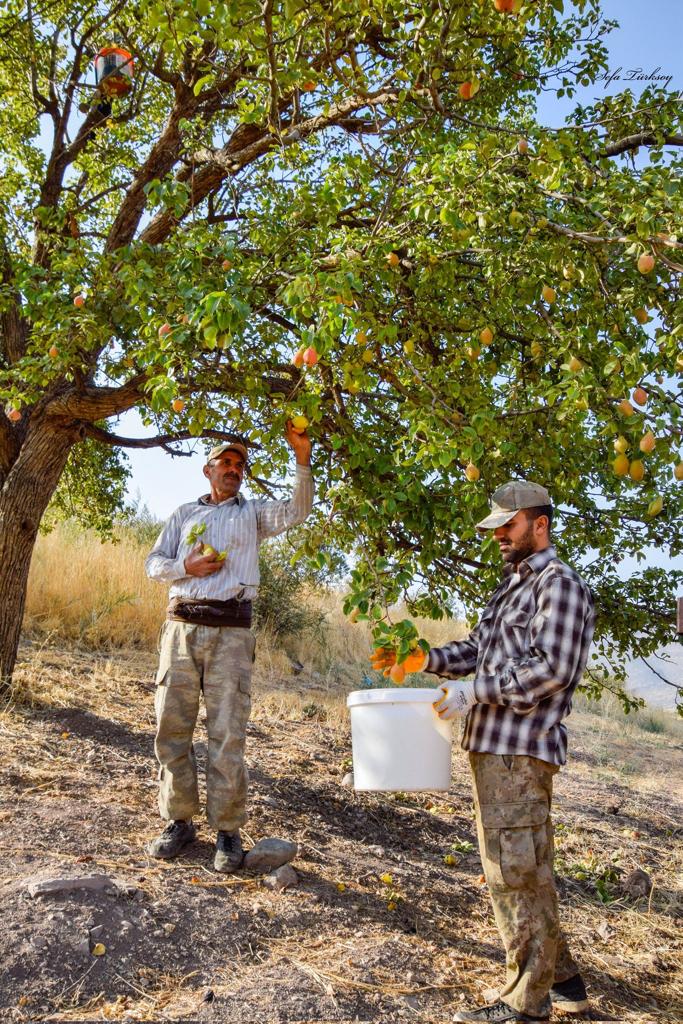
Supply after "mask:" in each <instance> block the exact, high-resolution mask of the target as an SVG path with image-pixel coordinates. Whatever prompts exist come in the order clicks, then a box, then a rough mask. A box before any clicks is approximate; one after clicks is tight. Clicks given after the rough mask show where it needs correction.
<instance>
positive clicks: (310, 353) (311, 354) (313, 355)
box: [304, 345, 318, 366]
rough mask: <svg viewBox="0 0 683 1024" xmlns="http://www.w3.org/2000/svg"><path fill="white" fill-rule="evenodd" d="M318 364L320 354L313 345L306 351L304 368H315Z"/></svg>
mask: <svg viewBox="0 0 683 1024" xmlns="http://www.w3.org/2000/svg"><path fill="white" fill-rule="evenodd" d="M317 362H318V353H317V352H316V350H315V349H314V348H313V346H312V345H309V347H308V348H307V349H306V350H305V351H304V366H315V364H316V363H317Z"/></svg>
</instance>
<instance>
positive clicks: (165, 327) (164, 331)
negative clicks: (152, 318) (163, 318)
mask: <svg viewBox="0 0 683 1024" xmlns="http://www.w3.org/2000/svg"><path fill="white" fill-rule="evenodd" d="M171 329H172V328H171V325H170V324H169V323H165V324H162V325H161V327H160V328H159V337H160V338H165V337H167V335H169V334H170V333H171Z"/></svg>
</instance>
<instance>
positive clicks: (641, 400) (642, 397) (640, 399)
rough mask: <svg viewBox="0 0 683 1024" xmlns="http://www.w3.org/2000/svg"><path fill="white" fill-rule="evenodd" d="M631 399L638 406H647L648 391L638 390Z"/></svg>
mask: <svg viewBox="0 0 683 1024" xmlns="http://www.w3.org/2000/svg"><path fill="white" fill-rule="evenodd" d="M631 397H632V398H633V401H634V402H635V403H636V405H646V404H647V391H645V390H644V388H636V389H635V391H634V392H633V394H632V396H631Z"/></svg>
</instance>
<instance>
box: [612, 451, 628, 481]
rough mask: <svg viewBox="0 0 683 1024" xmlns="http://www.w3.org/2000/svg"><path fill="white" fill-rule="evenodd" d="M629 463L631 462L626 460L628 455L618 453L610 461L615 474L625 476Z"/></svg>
mask: <svg viewBox="0 0 683 1024" xmlns="http://www.w3.org/2000/svg"><path fill="white" fill-rule="evenodd" d="M630 465H631V464H630V462H629V461H628V456H626V455H623V454H619V455H617V457H616V459H615V460H614V462H613V463H612V469H613V470H614V472H615V474H616V475H617V476H626V474H627V473H628V471H629V468H630Z"/></svg>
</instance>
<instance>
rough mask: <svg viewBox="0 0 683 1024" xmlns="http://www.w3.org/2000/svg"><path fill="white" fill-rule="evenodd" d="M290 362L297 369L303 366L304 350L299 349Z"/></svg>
mask: <svg viewBox="0 0 683 1024" xmlns="http://www.w3.org/2000/svg"><path fill="white" fill-rule="evenodd" d="M292 362H293V364H294V365H295V366H298V367H299V368H300V367H302V366H303V365H304V349H302V348H300V349H299V350H298V352H295V353H294V355H293V356H292Z"/></svg>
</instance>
